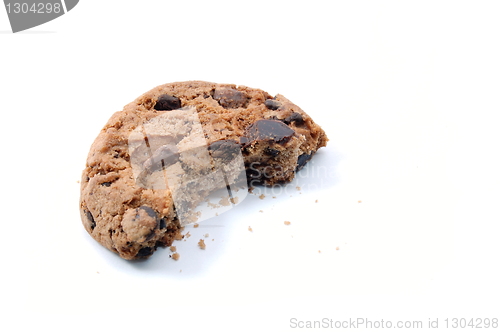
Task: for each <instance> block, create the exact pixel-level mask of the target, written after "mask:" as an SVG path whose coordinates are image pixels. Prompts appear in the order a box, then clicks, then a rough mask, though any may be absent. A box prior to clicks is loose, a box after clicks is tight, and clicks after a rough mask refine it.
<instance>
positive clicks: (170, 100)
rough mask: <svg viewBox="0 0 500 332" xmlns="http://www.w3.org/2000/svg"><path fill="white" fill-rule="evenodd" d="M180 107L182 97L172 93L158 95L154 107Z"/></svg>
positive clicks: (166, 108)
mask: <svg viewBox="0 0 500 332" xmlns="http://www.w3.org/2000/svg"><path fill="white" fill-rule="evenodd" d="M178 108H181V101H180V99H179V98H177V97H174V96H171V95H161V96H160V97H158V100H157V101H156V105H155V107H154V109H155V110H157V111H171V110H176V109H178Z"/></svg>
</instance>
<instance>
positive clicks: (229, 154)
mask: <svg viewBox="0 0 500 332" xmlns="http://www.w3.org/2000/svg"><path fill="white" fill-rule="evenodd" d="M208 151H209V153H210V155H211V156H212V158H214V159H218V161H221V162H229V161H231V160H233V159H234V158H235V157H236V156H237V155H238V154H239V153H240V151H241V147H240V144H238V142H236V141H235V140H232V139H225V140H220V141H215V142H213V143H212V144H210V145H209V146H208Z"/></svg>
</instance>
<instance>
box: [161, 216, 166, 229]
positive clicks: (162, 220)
mask: <svg viewBox="0 0 500 332" xmlns="http://www.w3.org/2000/svg"><path fill="white" fill-rule="evenodd" d="M166 227H167V218H161V219H160V229H164V228H166Z"/></svg>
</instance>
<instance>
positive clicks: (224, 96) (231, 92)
mask: <svg viewBox="0 0 500 332" xmlns="http://www.w3.org/2000/svg"><path fill="white" fill-rule="evenodd" d="M214 99H215V100H217V101H218V102H219V104H220V105H221V106H222V107H224V108H238V107H244V106H245V105H246V103H247V102H248V97H247V96H246V94H245V93H244V92H242V91H238V90H236V89H231V88H217V89H215V91H214Z"/></svg>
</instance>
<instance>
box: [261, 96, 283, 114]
mask: <svg viewBox="0 0 500 332" xmlns="http://www.w3.org/2000/svg"><path fill="white" fill-rule="evenodd" d="M264 105H266V107H267V108H268V109H270V110H273V111H275V110H277V109H278V108H280V106H281V103H280V102H279V101H277V100H274V99H267V100H266V101H265V102H264Z"/></svg>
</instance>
